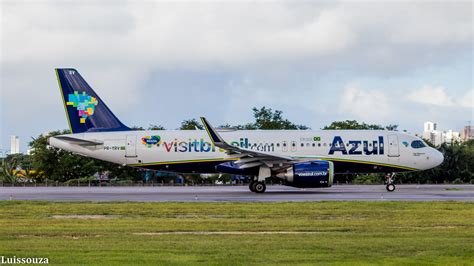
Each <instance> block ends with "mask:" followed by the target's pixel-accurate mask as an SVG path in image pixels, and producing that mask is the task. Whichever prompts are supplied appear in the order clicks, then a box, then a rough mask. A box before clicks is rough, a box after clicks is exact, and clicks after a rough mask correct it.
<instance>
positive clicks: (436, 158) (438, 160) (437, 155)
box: [433, 149, 444, 167]
mask: <svg viewBox="0 0 474 266" xmlns="http://www.w3.org/2000/svg"><path fill="white" fill-rule="evenodd" d="M433 150H434V149H433ZM443 161H444V155H443V154H442V153H441V152H439V151H438V150H434V155H433V163H434V166H433V167H436V166H438V165H440V164H442V163H443Z"/></svg>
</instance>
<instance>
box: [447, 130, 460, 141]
mask: <svg viewBox="0 0 474 266" xmlns="http://www.w3.org/2000/svg"><path fill="white" fill-rule="evenodd" d="M444 135H445V141H446V143H454V142H461V141H462V139H461V134H459V132H455V131H452V130H451V129H450V130H448V131H447V132H445V134H444Z"/></svg>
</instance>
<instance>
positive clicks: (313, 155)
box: [49, 130, 443, 172]
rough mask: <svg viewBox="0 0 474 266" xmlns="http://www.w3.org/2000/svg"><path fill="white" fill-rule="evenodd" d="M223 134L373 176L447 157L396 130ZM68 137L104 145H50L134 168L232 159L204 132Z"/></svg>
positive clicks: (245, 143) (423, 166) (247, 145)
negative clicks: (361, 167) (358, 167)
mask: <svg viewBox="0 0 474 266" xmlns="http://www.w3.org/2000/svg"><path fill="white" fill-rule="evenodd" d="M219 134H220V135H221V136H222V137H223V138H224V139H225V141H226V142H228V143H229V144H231V145H236V146H239V147H240V148H244V149H249V150H254V151H260V152H265V153H269V154H275V155H281V156H286V157H292V158H295V159H298V160H301V161H310V160H328V161H333V162H346V163H356V164H368V165H370V167H373V169H374V172H378V171H376V170H377V167H383V166H387V167H394V168H397V169H400V171H416V170H425V169H430V168H433V167H435V166H437V165H439V164H440V163H441V162H442V161H443V156H442V154H441V153H440V152H438V151H437V150H435V149H433V148H431V147H428V146H425V147H421V148H414V147H412V145H411V143H412V142H413V141H415V140H420V139H419V138H418V137H414V136H411V135H408V134H405V133H400V132H396V131H386V130H241V131H219ZM67 136H72V137H74V138H78V139H83V140H89V141H96V142H98V143H99V142H100V143H101V144H97V145H79V144H74V143H71V142H68V141H64V140H60V139H58V138H54V137H52V138H50V140H49V142H50V145H51V146H53V147H57V148H61V149H64V150H67V151H71V152H74V153H78V154H81V155H84V156H88V157H93V158H97V159H100V160H104V161H109V162H113V163H117V164H121V165H130V166H134V167H144V168H146V167H147V166H150V165H162V166H166V165H171V164H186V163H195V162H213V161H214V162H219V161H228V160H231V158H230V157H229V156H228V155H227V154H226V152H225V151H223V150H221V149H219V148H217V147H214V146H213V145H212V142H211V140H210V139H209V136H208V134H207V133H206V131H205V130H159V131H119V132H100V133H80V134H71V135H67ZM336 170H337V168H336ZM339 172H346V171H341V170H340V171H339Z"/></svg>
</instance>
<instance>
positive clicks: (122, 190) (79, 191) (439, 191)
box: [0, 185, 474, 202]
mask: <svg viewBox="0 0 474 266" xmlns="http://www.w3.org/2000/svg"><path fill="white" fill-rule="evenodd" d="M0 200H47V201H148V202H150V201H156V202H164V201H204V202H231V201H234V202H246V201H247V202H248V201H262V202H263V201H265V202H276V201H327V200H338V201H357V200H358V201H393V200H398V201H400V200H407V201H441V200H455V201H474V185H397V190H396V191H395V192H387V191H386V190H385V186H382V185H337V186H333V187H331V188H317V189H297V188H292V187H286V186H267V192H265V193H264V194H256V193H252V192H250V191H249V190H248V187H247V186H205V187H197V186H194V187H0Z"/></svg>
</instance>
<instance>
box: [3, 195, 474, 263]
mask: <svg viewBox="0 0 474 266" xmlns="http://www.w3.org/2000/svg"><path fill="white" fill-rule="evenodd" d="M0 256H5V257H13V256H16V257H48V258H49V262H50V264H53V265H56V264H83V265H86V264H95V265H116V264H128V265H132V264H133V265H156V264H167V265H181V264H203V265H209V264H211V265H212V264H227V265H228V264H232V265H235V264H241V265H242V264H245V265H247V264H258V265H261V264H268V265H273V264H338V265H339V264H340V265H344V264H345V265H353V264H392V265H400V264H412V265H419V264H439V265H446V264H449V265H474V204H473V203H460V202H423V203H422V202H308V203H53V202H25V201H23V202H20V201H3V202H0Z"/></svg>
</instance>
